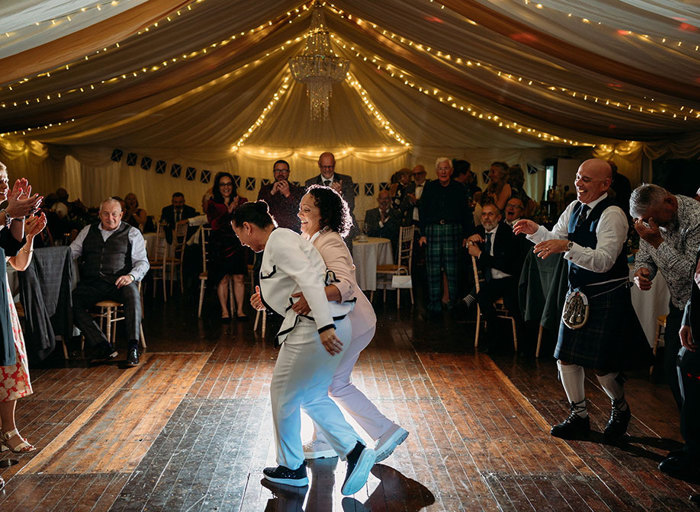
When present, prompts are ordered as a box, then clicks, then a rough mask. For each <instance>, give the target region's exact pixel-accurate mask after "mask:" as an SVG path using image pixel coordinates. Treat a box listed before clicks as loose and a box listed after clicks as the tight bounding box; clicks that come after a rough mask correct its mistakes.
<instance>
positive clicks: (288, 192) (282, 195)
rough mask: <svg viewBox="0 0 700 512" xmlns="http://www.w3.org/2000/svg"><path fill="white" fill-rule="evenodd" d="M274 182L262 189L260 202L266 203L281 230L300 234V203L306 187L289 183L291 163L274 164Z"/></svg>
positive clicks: (284, 161)
mask: <svg viewBox="0 0 700 512" xmlns="http://www.w3.org/2000/svg"><path fill="white" fill-rule="evenodd" d="M272 175H273V176H274V181H273V182H272V183H268V184H267V185H263V186H262V187H260V192H258V201H261V200H262V201H265V202H266V203H267V205H268V206H269V207H270V215H272V217H273V218H274V219H275V221H276V222H277V225H278V226H279V227H281V228H288V229H291V230H292V231H296V232H297V233H299V232H300V229H301V228H300V224H299V217H297V213H299V202H300V201H301V198H302V196H303V195H304V187H300V186H297V185H294V184H293V183H290V182H289V163H288V162H287V161H286V160H277V161H276V162H275V163H274V164H272Z"/></svg>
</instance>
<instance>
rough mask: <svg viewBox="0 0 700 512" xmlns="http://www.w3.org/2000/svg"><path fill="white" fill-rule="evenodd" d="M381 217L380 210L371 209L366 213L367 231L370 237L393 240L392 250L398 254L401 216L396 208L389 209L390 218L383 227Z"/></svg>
mask: <svg viewBox="0 0 700 512" xmlns="http://www.w3.org/2000/svg"><path fill="white" fill-rule="evenodd" d="M380 219H381V215H380V214H379V208H371V209H369V210H367V211H366V212H365V229H366V230H367V235H368V236H378V237H382V238H388V239H389V240H391V248H392V250H393V251H394V254H396V249H397V246H398V244H399V229H400V227H401V214H400V213H399V212H398V211H397V210H396V209H394V208H389V216H388V218H387V220H386V221H385V222H384V225H383V226H380V225H379V220H380Z"/></svg>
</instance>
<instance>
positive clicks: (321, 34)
mask: <svg viewBox="0 0 700 512" xmlns="http://www.w3.org/2000/svg"><path fill="white" fill-rule="evenodd" d="M289 68H290V70H291V71H292V76H293V77H294V79H295V80H296V81H297V82H301V83H304V84H306V93H307V94H308V96H309V106H310V107H311V119H313V120H314V121H320V120H325V119H328V107H329V105H330V97H331V87H332V85H333V83H334V82H342V81H343V80H344V79H345V75H346V73H347V72H348V70H349V69H350V61H348V60H346V59H341V58H340V57H338V56H337V55H336V54H335V53H333V50H332V49H331V38H330V34H329V32H328V28H327V27H326V19H325V17H324V15H323V7H322V6H321V4H319V3H318V2H316V3H315V4H314V6H313V10H312V12H311V27H310V28H309V32H308V34H307V36H306V46H305V48H304V51H303V52H301V55H298V56H296V57H292V58H291V59H289Z"/></svg>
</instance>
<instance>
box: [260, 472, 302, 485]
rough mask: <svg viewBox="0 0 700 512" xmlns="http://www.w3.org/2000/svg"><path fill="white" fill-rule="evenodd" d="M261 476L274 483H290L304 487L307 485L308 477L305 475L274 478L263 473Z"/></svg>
mask: <svg viewBox="0 0 700 512" xmlns="http://www.w3.org/2000/svg"><path fill="white" fill-rule="evenodd" d="M263 478H265V480H269V481H270V482H274V483H276V484H283V485H291V486H292V487H306V486H307V485H309V478H308V477H306V476H305V477H304V478H275V477H272V476H267V475H266V474H265V473H263Z"/></svg>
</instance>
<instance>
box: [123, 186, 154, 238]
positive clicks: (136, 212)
mask: <svg viewBox="0 0 700 512" xmlns="http://www.w3.org/2000/svg"><path fill="white" fill-rule="evenodd" d="M124 203H125V205H126V210H125V211H124V222H126V223H127V224H129V225H131V226H134V227H135V228H138V229H139V230H141V231H143V226H144V225H145V224H146V221H147V220H148V213H147V212H146V210H144V209H143V208H139V200H138V198H137V197H136V194H134V193H133V192H130V193H128V194H127V195H126V197H125V198H124Z"/></svg>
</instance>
